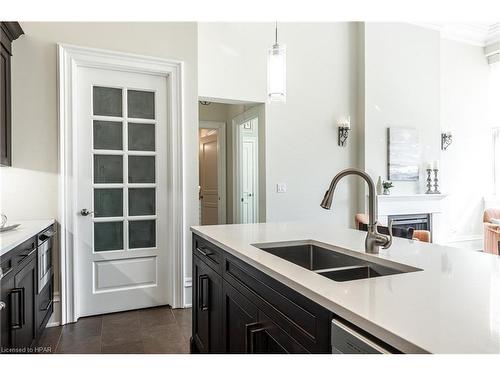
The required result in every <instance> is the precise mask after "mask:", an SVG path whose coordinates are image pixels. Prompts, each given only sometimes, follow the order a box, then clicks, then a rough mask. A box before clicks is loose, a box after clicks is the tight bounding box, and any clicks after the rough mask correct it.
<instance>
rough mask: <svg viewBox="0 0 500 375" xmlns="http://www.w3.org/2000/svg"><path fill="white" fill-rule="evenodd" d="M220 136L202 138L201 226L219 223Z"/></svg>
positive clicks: (212, 135)
mask: <svg viewBox="0 0 500 375" xmlns="http://www.w3.org/2000/svg"><path fill="white" fill-rule="evenodd" d="M217 137H218V134H217V133H216V134H211V135H208V136H205V137H201V138H200V187H201V191H200V201H201V224H202V225H212V224H218V223H219V186H218V185H219V182H218V180H219V176H218V173H219V171H218V147H217V144H218V140H217Z"/></svg>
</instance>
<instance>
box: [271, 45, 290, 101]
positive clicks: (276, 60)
mask: <svg viewBox="0 0 500 375" xmlns="http://www.w3.org/2000/svg"><path fill="white" fill-rule="evenodd" d="M267 99H268V101H270V102H283V103H284V102H286V46H284V45H281V46H280V45H279V44H274V45H273V46H272V47H271V48H269V49H268V51H267Z"/></svg>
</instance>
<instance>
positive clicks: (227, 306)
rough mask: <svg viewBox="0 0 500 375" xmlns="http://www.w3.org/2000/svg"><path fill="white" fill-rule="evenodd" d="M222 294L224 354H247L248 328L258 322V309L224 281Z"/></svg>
mask: <svg viewBox="0 0 500 375" xmlns="http://www.w3.org/2000/svg"><path fill="white" fill-rule="evenodd" d="M222 290H223V293H222V345H223V351H224V353H239V354H241V353H247V351H248V350H247V349H248V348H247V340H246V337H247V331H248V327H249V326H251V325H252V324H255V323H257V322H258V309H257V307H256V306H255V305H254V304H253V303H251V302H250V301H249V300H248V299H247V298H246V297H245V296H244V295H243V294H241V293H240V292H238V291H237V290H236V289H235V288H233V287H232V286H231V285H230V284H229V283H228V282H227V281H226V280H224V282H223V289H222Z"/></svg>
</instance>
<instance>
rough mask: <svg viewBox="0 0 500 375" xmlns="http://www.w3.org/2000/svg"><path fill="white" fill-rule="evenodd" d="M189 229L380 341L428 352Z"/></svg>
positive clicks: (410, 352) (193, 229) (195, 230)
mask: <svg viewBox="0 0 500 375" xmlns="http://www.w3.org/2000/svg"><path fill="white" fill-rule="evenodd" d="M190 230H191V232H193V233H194V234H196V235H198V236H200V237H202V238H204V239H206V240H207V241H211V242H212V243H214V244H215V245H217V246H219V247H220V248H221V249H223V250H225V251H227V252H228V253H230V254H231V255H233V256H235V257H237V258H238V259H241V260H242V261H245V262H247V263H248V264H249V265H251V266H253V267H256V268H257V269H258V270H259V271H262V272H264V273H265V274H266V275H268V276H270V277H272V278H274V279H276V280H277V281H279V282H281V283H283V284H285V285H286V286H288V287H290V288H292V289H294V290H295V291H297V292H298V293H300V294H302V295H303V296H305V297H307V298H309V299H311V300H312V301H314V302H316V303H317V304H319V305H321V306H322V307H324V308H325V309H327V310H329V311H331V312H333V313H334V314H336V315H338V316H340V317H341V318H344V319H346V320H347V321H349V322H351V323H352V324H354V325H356V326H358V327H359V328H361V329H363V330H365V331H367V332H368V333H370V334H372V335H374V336H375V337H377V338H379V339H381V340H382V341H384V342H386V343H387V344H389V345H391V346H393V347H395V348H396V349H398V350H401V351H402V352H403V353H408V354H430V352H429V351H427V350H425V349H424V348H421V347H419V346H417V345H415V344H413V343H411V342H410V341H407V340H405V339H404V338H402V337H400V336H398V335H397V334H395V333H393V332H391V331H388V330H386V329H385V328H383V327H380V326H378V325H376V324H374V323H373V322H371V321H369V320H367V319H365V318H363V317H361V316H359V315H357V314H355V313H354V312H352V311H350V310H348V309H346V308H344V307H343V306H341V305H339V304H336V303H335V302H333V301H331V300H329V299H326V298H325V297H323V296H322V295H320V294H318V293H316V292H314V291H313V290H310V289H308V288H307V287H305V286H303V285H302V284H299V283H297V282H296V281H295V280H293V279H290V278H288V277H286V276H284V275H282V274H280V273H278V272H276V271H274V270H273V269H271V268H268V267H266V266H265V265H263V264H262V263H259V262H257V261H255V260H253V259H252V258H249V257H247V256H245V255H243V254H242V253H240V252H239V251H238V250H236V249H233V248H231V247H228V246H226V245H224V244H223V243H221V242H219V241H217V240H216V239H215V238H213V237H210V236H209V235H206V234H205V233H202V232H200V231H199V230H198V229H196V228H194V227H190Z"/></svg>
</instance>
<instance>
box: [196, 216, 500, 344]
mask: <svg viewBox="0 0 500 375" xmlns="http://www.w3.org/2000/svg"><path fill="white" fill-rule="evenodd" d="M191 229H192V232H193V290H194V294H193V297H194V298H193V318H194V319H193V341H194V344H193V346H192V349H193V350H194V351H197V350H200V345H202V343H201V344H200V340H198V345H197V344H196V342H197V339H196V333H197V330H199V329H200V327H201V328H203V319H206V317H204V315H203V311H211V310H212V309H214V311H212V316H218V317H219V318H220V321H214V320H213V319H212V320H210V319H209V320H210V321H207V324H208V327H207V332H211V333H212V336H213V337H212V338H211V340H212V339H213V340H214V342H213V345H214V346H213V347H214V348H215V349H214V350H206V349H207V348H201V349H202V350H201V351H208V352H212V351H213V352H227V351H229V350H228V348H230V339H231V338H232V337H233V336H232V334H233V333H232V332H229V331H228V327H227V325H228V320H229V318H230V317H231V314H233V316H234V314H235V311H236V310H234V306H236V307H238V308H240V309H241V308H242V307H244V306H247V305H248V306H250V307H249V308H250V310H247V311H252V308H253V307H251V306H253V305H257V307H259V304H260V303H261V301H264V300H266V301H267V302H266V303H268V305H269V306H270V307H269V308H268V310H266V308H265V307H264V308H260V309H259V308H258V309H256V310H255V311H257V312H256V313H255V314H257V317H256V318H254V317H252V313H250V314H249V315H248V316H249V319H250V318H252V319H250V320H249V323H245V324H243V325H242V327H244V331H243V332H237V330H236V331H235V332H234V333H236V334H238V335H240V336H241V335H243V336H245V340H246V341H245V348H241V351H244V352H245V350H246V351H247V352H248V348H253V347H254V346H255V345H257V344H258V343H259V340H260V339H258V336H257V335H256V334H255V333H258V332H262V331H263V330H266V329H268V330H269V332H271V331H273V329H274V331H275V332H278V331H277V329H278V328H283V332H281V331H280V332H279V334H287V335H289V336H291V337H292V339H290V340H288V341H286V343H287V344H286V345H289V344H290V343H291V344H290V345H291V347H290V348H289V349H290V350H288V349H287V348H284V349H285V350H284V351H288V352H301V350H302V349H304V348H305V350H304V351H305V352H326V351H328V350H331V346H328V347H327V346H325V345H326V344H325V342H328V343H330V342H331V332H330V331H329V326H328V328H326V327H327V326H326V322H327V321H328V322H329V320H331V319H332V318H333V319H339V320H340V321H342V322H344V323H345V324H346V325H348V326H349V327H351V328H354V329H355V330H359V331H360V332H362V333H363V335H365V336H367V337H369V338H371V339H372V340H374V341H375V342H377V343H380V344H381V345H382V346H383V347H386V348H388V351H389V352H402V353H500V258H499V257H498V256H494V255H490V254H484V253H478V252H473V251H468V250H462V249H457V248H451V247H445V246H440V245H436V244H429V243H423V242H418V241H413V240H406V239H400V238H395V239H394V243H393V244H392V246H391V247H390V248H389V249H387V250H380V253H379V254H378V255H374V254H366V253H365V252H364V241H365V236H366V233H364V232H360V231H357V230H351V229H342V228H336V227H333V226H332V225H331V224H328V223H312V222H307V223H300V222H295V223H263V224H241V225H218V226H198V227H192V228H191ZM294 243H296V244H304V243H309V244H315V245H316V246H321V247H323V248H325V249H330V250H333V251H340V252H344V253H346V254H349V255H351V256H355V257H359V258H360V259H363V260H364V261H373V262H374V263H377V264H382V265H385V266H394V267H395V268H399V271H398V272H397V273H394V274H388V275H384V276H379V277H370V278H362V279H357V280H354V279H353V280H348V281H335V280H333V279H331V278H328V277H325V276H323V275H321V274H319V273H317V272H313V271H311V270H310V269H307V268H305V267H303V266H301V265H298V264H295V263H293V262H291V261H289V260H285V259H283V258H282V257H280V256H277V255H275V254H272V253H270V252H268V251H265V250H262V249H261V248H266V247H269V246H278V247H279V246H282V245H283V244H294ZM256 245H257V246H259V247H260V248H259V247H257V246H256ZM203 256H205V257H206V258H207V259H211V260H210V261H209V262H205V263H203V262H202V263H200V262H199V259H203ZM205 264H208V265H209V267H206V266H205ZM197 267H198V268H197ZM199 267H201V268H199ZM200 270H201V272H200ZM204 271H207V272H204ZM197 274H198V275H199V276H200V280H197V278H196V276H197ZM218 274H220V275H222V276H218ZM226 274H227V277H226ZM235 275H236V276H235ZM247 275H251V276H252V277H251V278H248V283H247V284H246V285H243V284H242V283H240V281H245V278H246V277H247ZM211 276H213V277H214V280H215V284H213V285H211V284H210V283H209V281H211V280H212V278H211ZM217 277H220V278H217ZM207 280H208V281H207ZM226 281H227V283H226ZM252 282H253V283H254V284H252ZM238 283H239V284H238ZM274 283H275V284H274ZM226 284H227V287H226ZM236 284H238V285H236ZM240 284H241V286H240ZM260 284H261V285H260ZM235 285H236V288H234V286H235ZM259 288H260V289H259ZM266 288H267V289H266ZM203 289H204V290H205V291H206V293H200V290H201V291H202V292H203ZM226 289H228V290H229V292H228V293H224V290H226ZM234 289H237V290H236V291H239V292H241V293H243V294H245V293H247V292H248V293H250V294H249V296H250V297H248V298H246V297H245V298H241V297H240V294H241V293H240V294H238V295H236V294H235V293H234V292H235V290H234ZM219 290H221V292H220V294H219V292H218V291H219ZM271 292H273V293H274V292H277V293H276V294H271ZM266 293H268V294H267V295H266ZM231 296H236V297H237V298H236V299H238V298H239V300H238V301H239V302H238V301H236V299H235V298H233V300H234V301H236V302H237V303H236V304H233V305H230V304H227V303H225V299H226V300H229V299H230V297H231ZM282 296H284V297H283V298H284V299H283V301H284V303H288V304H289V305H288V307H286V306H285V308H283V309H282V310H283V311H282V312H283V314H284V317H283V320H282V322H283V323H281V322H278V323H277V325H276V327H271V328H269V326H267V327H265V326H262V324H261V325H260V326H259V324H258V323H259V322H262V321H263V320H262V319H261V318H260V316H258V315H259V314H260V313H261V312H262V311H263V314H267V316H266V319H264V321H268V320H269V321H272V319H267V317H268V315H270V314H273V313H274V311H275V310H279V309H280V306H279V304H278V302H279V301H278V299H279V298H281V297H282ZM285 297H286V298H285ZM228 298H229V299H228ZM252 298H254V299H255V301H257V302H254V303H252V304H249V300H251V299H252ZM276 301H278V302H276ZM275 302H276V304H275ZM262 303H264V302H262ZM245 304H247V305H245ZM263 306H264V305H263ZM282 306H284V305H282ZM197 311H199V312H200V314H199V316H197ZM287 311H289V312H290V314H292V315H289V314H288V313H287ZM327 313H328V314H330V315H328V314H327ZM287 314H288V315H287ZM208 318H210V316H209V317H208ZM219 318H217V319H219ZM271 318H272V317H271ZM254 320H255V322H254ZM303 322H304V324H302V323H303ZM308 324H309V326H308ZM195 325H198V326H196V327H195ZM236 328H237V327H235V329H236ZM325 331H326V332H325ZM201 333H202V335H203V332H201ZM219 335H220V336H221V340H222V343H221V342H217V337H218V336H219ZM325 335H327V337H325ZM271 336H272V335H271ZM278 336H279V335H278ZM278 336H276V335H274V337H273V340H277V339H276V337H278ZM271 341H272V340H271ZM267 342H269V340H267ZM278 342H279V340H278ZM295 344H297V346H294V345H295ZM299 344H300V345H299ZM286 345H285V346H286ZM266 347H272V345H270V344H268V346H266ZM296 348H299V350H295V349H296ZM203 349H204V350H203ZM316 349H317V351H316Z"/></svg>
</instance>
